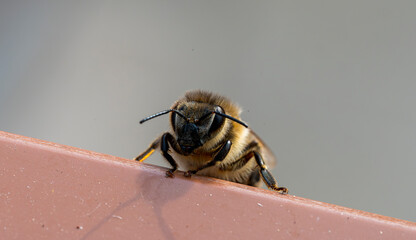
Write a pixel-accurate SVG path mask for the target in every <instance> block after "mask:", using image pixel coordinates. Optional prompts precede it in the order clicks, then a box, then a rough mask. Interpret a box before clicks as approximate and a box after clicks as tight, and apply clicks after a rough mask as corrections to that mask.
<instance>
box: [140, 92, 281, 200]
mask: <svg viewBox="0 0 416 240" xmlns="http://www.w3.org/2000/svg"><path fill="white" fill-rule="evenodd" d="M167 113H170V125H171V128H172V129H171V130H170V131H168V132H165V133H163V134H162V136H161V137H158V138H157V139H156V140H155V141H154V142H152V143H151V144H150V146H149V148H148V149H147V150H146V151H144V152H143V153H142V154H140V155H139V156H137V157H136V158H135V160H137V161H140V162H142V161H144V160H145V159H146V158H148V157H149V156H150V155H151V154H152V153H153V152H154V151H155V150H156V149H160V151H161V154H162V155H163V156H164V158H165V159H166V160H167V161H168V162H169V164H170V165H171V166H172V168H171V169H169V170H168V171H166V176H167V177H174V174H173V173H174V172H175V171H176V170H177V169H178V168H180V169H182V170H185V173H184V175H185V176H187V177H190V176H191V175H192V174H198V175H204V176H210V177H215V178H219V179H224V180H228V181H232V182H237V183H242V184H246V185H250V186H256V187H258V186H259V185H260V184H261V181H260V178H262V180H263V182H264V183H265V184H266V185H267V187H268V188H270V189H273V190H275V191H278V192H280V193H283V194H284V193H288V189H287V188H285V187H278V185H277V182H276V180H275V179H274V177H273V176H272V174H271V173H270V172H269V170H268V169H267V167H268V166H273V165H274V164H275V163H276V160H275V157H274V155H273V153H272V152H271V150H270V149H269V148H268V147H267V145H266V144H265V143H264V142H263V141H262V140H261V139H260V138H259V137H258V136H257V135H256V134H255V133H254V132H253V131H252V130H251V129H250V128H248V126H247V124H245V123H244V122H242V121H241V120H240V113H241V108H240V107H238V106H237V105H236V104H234V103H233V102H231V101H230V100H229V99H227V98H225V97H223V96H220V95H217V94H214V93H211V92H207V91H202V90H194V91H189V92H186V93H185V96H184V97H182V98H180V99H179V100H177V101H176V102H175V103H174V104H173V105H172V107H171V108H170V109H168V110H165V111H161V112H159V113H156V114H154V115H151V116H149V117H147V118H144V119H143V120H141V121H140V123H144V122H146V121H148V120H150V119H153V118H156V117H159V116H161V115H164V114H167ZM172 150H173V151H172ZM175 159H176V160H175Z"/></svg>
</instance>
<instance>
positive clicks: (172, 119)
mask: <svg viewBox="0 0 416 240" xmlns="http://www.w3.org/2000/svg"><path fill="white" fill-rule="evenodd" d="M170 123H171V124H172V128H173V131H176V125H175V124H176V113H175V112H172V115H171V117H170Z"/></svg>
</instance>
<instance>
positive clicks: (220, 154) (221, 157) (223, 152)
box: [184, 140, 232, 177]
mask: <svg viewBox="0 0 416 240" xmlns="http://www.w3.org/2000/svg"><path fill="white" fill-rule="evenodd" d="M231 145H232V142H231V141H230V140H228V141H226V142H225V143H224V144H223V145H222V147H221V148H220V150H219V151H218V152H217V154H215V157H214V159H212V161H210V162H208V163H207V164H205V165H202V166H201V167H199V168H197V169H195V170H189V171H187V172H185V174H184V175H185V177H190V176H191V175H192V174H196V173H197V172H198V171H201V170H202V169H205V168H207V167H211V166H214V165H215V164H216V163H217V162H221V161H222V160H224V159H225V157H226V156H227V154H228V152H230V149H231Z"/></svg>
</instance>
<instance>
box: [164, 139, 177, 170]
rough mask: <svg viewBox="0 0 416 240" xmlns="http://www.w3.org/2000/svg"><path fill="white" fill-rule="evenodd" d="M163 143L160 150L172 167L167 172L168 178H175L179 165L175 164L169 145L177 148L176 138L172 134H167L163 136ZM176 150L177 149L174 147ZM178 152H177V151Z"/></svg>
mask: <svg viewBox="0 0 416 240" xmlns="http://www.w3.org/2000/svg"><path fill="white" fill-rule="evenodd" d="M161 140H162V142H161V144H160V150H162V155H163V156H164V157H165V158H166V160H168V162H169V163H170V165H171V166H172V168H171V169H169V170H168V171H166V177H174V175H173V172H175V171H176V170H177V169H178V164H177V163H176V162H175V160H174V159H173V158H172V156H171V155H170V154H169V152H168V151H169V143H170V144H171V145H172V146H176V144H177V142H176V140H175V138H174V137H173V136H172V135H171V134H170V133H165V134H163V135H162V139H161ZM173 149H174V150H175V147H173ZM175 151H176V150H175Z"/></svg>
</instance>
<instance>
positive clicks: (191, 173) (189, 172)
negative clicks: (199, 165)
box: [183, 170, 196, 177]
mask: <svg viewBox="0 0 416 240" xmlns="http://www.w3.org/2000/svg"><path fill="white" fill-rule="evenodd" d="M195 173H196V171H193V170H189V171H187V172H184V174H183V175H184V176H185V177H191V176H192V175H193V174H195Z"/></svg>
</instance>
